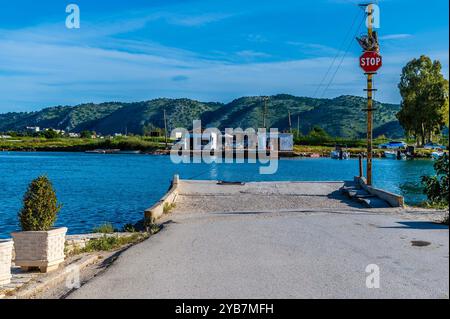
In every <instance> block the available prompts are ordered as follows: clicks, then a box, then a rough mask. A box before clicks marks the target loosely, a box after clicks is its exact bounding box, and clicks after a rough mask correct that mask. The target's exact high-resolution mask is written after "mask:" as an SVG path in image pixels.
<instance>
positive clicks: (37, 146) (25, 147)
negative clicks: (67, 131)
mask: <svg viewBox="0 0 450 319" xmlns="http://www.w3.org/2000/svg"><path fill="white" fill-rule="evenodd" d="M164 148H165V145H164V143H163V142H162V140H161V139H158V138H150V137H139V136H133V137H131V136H129V137H116V138H104V139H100V138H97V139H92V138H67V137H60V138H52V139H47V138H44V137H14V138H10V139H0V150H5V151H65V152H82V151H87V150H94V149H121V150H140V151H143V152H154V151H157V150H161V149H164Z"/></svg>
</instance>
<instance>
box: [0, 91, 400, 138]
mask: <svg viewBox="0 0 450 319" xmlns="http://www.w3.org/2000/svg"><path fill="white" fill-rule="evenodd" d="M366 104H367V101H366V99H364V98H361V97H355V96H340V97H337V98H334V99H314V98H308V97H296V96H292V95H287V94H279V95H275V96H272V97H270V100H269V101H268V103H267V109H268V114H267V120H268V124H269V126H270V127H277V128H278V129H279V130H288V129H289V119H288V114H289V112H290V114H291V120H292V128H296V127H297V119H299V123H300V130H301V131H302V133H303V134H307V133H308V132H309V131H310V129H311V128H312V127H314V126H320V127H322V128H323V129H325V131H327V132H328V133H329V134H330V135H332V136H338V137H347V138H355V137H363V136H364V135H365V130H366V112H365V111H364V110H363V109H365V108H366ZM375 108H376V109H377V111H376V112H375V116H374V136H378V135H381V134H383V135H385V136H387V137H392V138H395V137H400V136H403V130H402V129H401V127H400V125H399V123H398V121H397V119H396V117H395V114H396V113H397V112H398V111H399V105H396V104H385V103H378V102H376V103H375ZM164 110H166V113H167V119H168V126H169V129H173V128H175V127H186V128H191V127H192V121H193V120H195V119H201V120H202V124H203V126H208V127H218V128H220V129H225V128H227V127H230V128H237V127H241V128H243V129H245V128H249V127H254V128H257V127H262V125H263V112H264V102H263V101H262V99H261V98H260V97H242V98H239V99H236V100H234V101H232V102H230V103H227V104H223V103H210V102H207V103H205V102H199V101H195V100H190V99H155V100H151V101H143V102H134V103H122V102H108V103H101V104H92V103H89V104H81V105H78V106H56V107H50V108H46V109H43V110H41V111H38V112H25V113H6V114H0V132H7V131H23V130H24V129H25V128H26V127H27V126H39V127H42V128H53V129H63V130H65V131H69V132H80V131H82V130H92V131H96V132H98V133H101V134H104V135H107V134H113V133H125V132H128V133H134V134H142V133H143V131H144V128H146V127H147V128H149V127H150V128H151V127H159V128H162V127H164V120H163V112H164Z"/></svg>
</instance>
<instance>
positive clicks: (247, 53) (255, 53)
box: [236, 50, 270, 58]
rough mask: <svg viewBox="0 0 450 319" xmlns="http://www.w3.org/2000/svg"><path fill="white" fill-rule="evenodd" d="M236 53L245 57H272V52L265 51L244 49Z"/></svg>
mask: <svg viewBox="0 0 450 319" xmlns="http://www.w3.org/2000/svg"><path fill="white" fill-rule="evenodd" d="M236 55H238V56H240V57H243V58H267V57H270V54H268V53H265V52H258V51H253V50H243V51H239V52H236Z"/></svg>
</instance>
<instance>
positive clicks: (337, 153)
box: [330, 145, 350, 160]
mask: <svg viewBox="0 0 450 319" xmlns="http://www.w3.org/2000/svg"><path fill="white" fill-rule="evenodd" d="M330 156H331V158H332V159H340V160H344V159H348V158H349V157H350V154H349V153H348V152H347V151H345V150H344V147H343V146H342V145H336V146H335V149H334V151H331V154H330Z"/></svg>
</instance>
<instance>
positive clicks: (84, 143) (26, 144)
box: [0, 136, 433, 158]
mask: <svg viewBox="0 0 450 319" xmlns="http://www.w3.org/2000/svg"><path fill="white" fill-rule="evenodd" d="M385 142H386V140H385V139H375V140H374V142H373V145H374V155H375V157H381V156H382V155H383V152H384V150H382V149H378V148H377V146H378V145H380V144H382V143H385ZM336 144H339V145H344V146H346V148H347V151H348V152H350V154H351V156H357V155H358V154H360V153H364V152H366V140H365V139H342V138H331V137H309V136H305V137H300V138H297V139H295V146H294V152H295V153H296V154H298V155H300V156H310V155H311V154H319V155H320V156H325V157H326V156H330V153H331V151H332V150H334V147H335V145H336ZM94 149H120V150H139V151H142V152H145V153H153V152H158V151H161V150H164V149H165V143H164V138H155V137H143V136H122V137H114V138H103V139H100V138H96V139H93V138H67V137H59V138H50V139H49V138H45V137H13V138H9V139H0V151H2V150H4V151H43V152H57V151H60V152H84V151H87V150H94ZM432 152H433V150H428V149H416V154H417V157H419V158H430V157H431V153H432Z"/></svg>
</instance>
